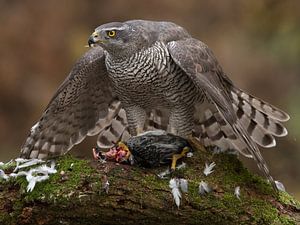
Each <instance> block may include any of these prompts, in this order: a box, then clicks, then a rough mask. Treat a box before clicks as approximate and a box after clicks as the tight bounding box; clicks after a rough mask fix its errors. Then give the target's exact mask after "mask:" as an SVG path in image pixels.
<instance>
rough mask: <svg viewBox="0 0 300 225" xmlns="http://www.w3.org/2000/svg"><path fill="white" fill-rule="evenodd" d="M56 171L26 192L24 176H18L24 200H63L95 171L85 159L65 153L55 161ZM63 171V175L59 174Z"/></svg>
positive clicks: (74, 192)
mask: <svg viewBox="0 0 300 225" xmlns="http://www.w3.org/2000/svg"><path fill="white" fill-rule="evenodd" d="M56 169H57V173H55V174H53V175H50V178H49V179H48V180H47V181H44V182H41V183H37V184H36V186H35V188H34V189H33V191H32V192H26V188H27V185H28V182H27V181H26V178H25V177H18V178H17V180H16V181H17V183H18V184H19V185H20V187H21V188H20V190H21V193H23V198H24V200H25V201H27V202H29V201H34V200H39V201H53V202H63V201H65V200H67V199H69V198H70V196H71V195H73V194H76V190H78V189H79V188H80V187H81V186H82V184H83V182H85V181H88V180H89V179H90V178H91V175H92V173H93V172H94V171H95V170H94V169H92V168H91V167H90V166H89V163H88V162H87V161H86V160H79V159H75V158H73V157H71V156H70V155H66V156H63V157H61V158H60V159H59V160H58V161H57V162H56ZM61 171H64V175H63V176H62V175H61Z"/></svg>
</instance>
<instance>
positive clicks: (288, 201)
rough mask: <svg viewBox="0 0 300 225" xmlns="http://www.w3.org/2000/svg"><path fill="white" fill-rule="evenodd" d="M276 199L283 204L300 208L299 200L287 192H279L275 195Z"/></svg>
mask: <svg viewBox="0 0 300 225" xmlns="http://www.w3.org/2000/svg"><path fill="white" fill-rule="evenodd" d="M277 200H278V201H279V202H280V203H282V204H285V205H290V206H293V207H295V208H296V209H297V210H300V202H299V201H297V200H296V199H294V198H293V197H292V196H290V195H289V194H288V193H287V192H282V191H281V192H280V193H279V194H278V196H277Z"/></svg>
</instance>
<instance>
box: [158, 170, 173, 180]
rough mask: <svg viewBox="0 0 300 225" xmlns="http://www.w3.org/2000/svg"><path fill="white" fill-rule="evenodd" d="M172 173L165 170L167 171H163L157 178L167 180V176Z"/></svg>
mask: <svg viewBox="0 0 300 225" xmlns="http://www.w3.org/2000/svg"><path fill="white" fill-rule="evenodd" d="M170 173H171V171H170V170H169V169H167V170H165V171H162V172H161V173H159V174H158V175H157V176H158V177H159V178H160V179H166V178H167V176H168V175H169V174H170Z"/></svg>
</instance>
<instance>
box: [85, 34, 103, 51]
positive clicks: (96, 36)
mask: <svg viewBox="0 0 300 225" xmlns="http://www.w3.org/2000/svg"><path fill="white" fill-rule="evenodd" d="M102 42H103V41H102V40H101V39H100V38H99V33H98V32H97V31H95V32H94V33H92V35H91V36H90V37H89V40H88V45H89V47H93V46H94V44H97V43H102Z"/></svg>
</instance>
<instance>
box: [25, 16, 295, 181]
mask: <svg viewBox="0 0 300 225" xmlns="http://www.w3.org/2000/svg"><path fill="white" fill-rule="evenodd" d="M88 44H89V46H90V47H92V48H91V49H89V50H88V51H87V52H86V53H85V54H84V55H83V56H82V57H81V58H80V59H79V60H78V62H77V63H76V64H75V65H74V67H73V68H72V70H71V72H70V74H69V76H68V77H67V78H66V79H65V81H64V82H63V83H62V84H61V86H60V87H59V88H58V90H57V92H56V93H55V94H54V96H53V98H52V99H51V101H50V103H49V104H48V106H47V108H46V110H45V111H44V113H43V114H42V117H41V118H40V120H39V121H38V122H37V123H36V124H35V125H34V126H33V127H32V128H31V131H30V134H29V136H28V137H27V139H26V141H25V143H24V145H23V146H22V148H21V157H24V158H47V157H53V156H57V155H61V154H64V153H66V152H67V151H68V150H70V149H71V148H72V146H74V145H76V144H78V143H80V142H81V141H82V140H83V139H84V138H85V137H86V136H87V135H96V134H99V138H98V146H99V147H107V148H109V147H111V146H112V145H113V144H112V143H116V142H117V141H118V140H126V139H128V138H129V137H130V135H132V136H134V135H137V134H139V133H141V132H142V131H144V130H151V129H165V130H168V131H169V132H170V133H173V134H176V135H179V136H181V137H190V136H194V137H196V138H198V139H199V140H200V141H201V142H202V143H203V145H204V146H211V145H213V146H218V147H220V148H222V149H236V150H237V151H239V152H240V153H241V154H242V155H244V156H246V157H250V158H253V159H254V160H255V161H256V162H257V165H258V167H259V168H260V169H261V171H263V172H264V174H265V175H266V177H267V178H268V179H269V180H270V181H271V183H272V184H274V182H273V179H272V177H271V176H270V174H269V170H268V168H267V165H266V163H265V161H264V159H263V157H262V155H261V153H260V150H259V148H258V145H259V146H262V147H267V148H268V147H273V146H275V145H276V142H275V138H274V137H281V136H285V135H286V134H287V130H286V128H285V127H284V126H283V125H282V124H281V122H285V121H287V120H288V119H289V116H288V114H286V113H285V112H283V111H282V110H280V109H278V108H276V107H274V106H272V105H271V104H269V103H267V102H265V101H263V100H261V99H259V98H256V97H254V96H253V95H250V94H247V93H246V92H244V91H242V90H241V89H239V88H238V87H236V86H235V85H234V84H233V82H232V81H231V80H230V79H229V77H228V76H227V75H226V73H225V72H224V71H223V70H222V68H221V66H220V64H219V63H218V61H217V59H216V58H215V56H214V54H213V52H212V51H211V50H210V49H209V48H208V46H207V45H206V44H204V43H203V42H201V41H199V40H197V39H195V38H193V37H192V36H191V35H190V34H189V33H188V32H187V31H186V30H185V29H184V28H182V27H180V26H178V25H177V24H174V23H171V22H155V21H145V20H130V21H126V22H112V23H107V24H104V25H101V26H99V27H97V28H96V29H95V32H94V33H92V35H91V36H90V38H89V39H88Z"/></svg>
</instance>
